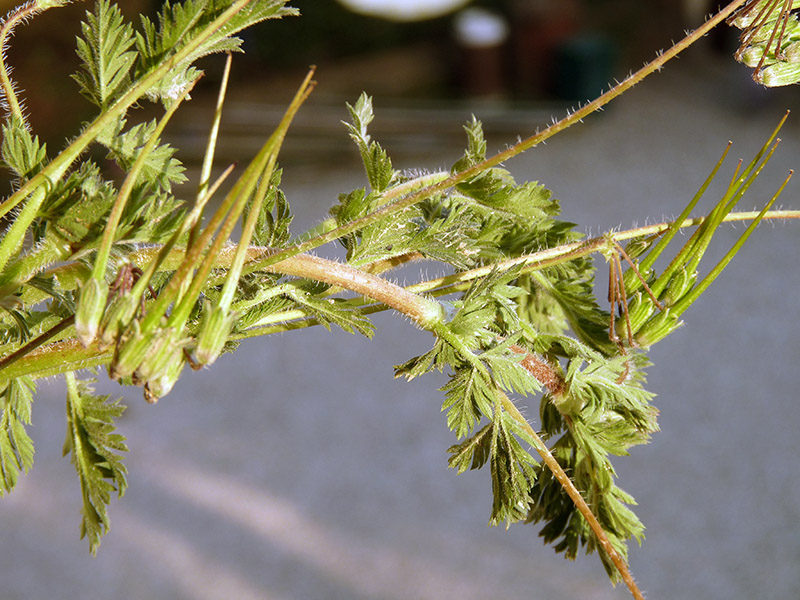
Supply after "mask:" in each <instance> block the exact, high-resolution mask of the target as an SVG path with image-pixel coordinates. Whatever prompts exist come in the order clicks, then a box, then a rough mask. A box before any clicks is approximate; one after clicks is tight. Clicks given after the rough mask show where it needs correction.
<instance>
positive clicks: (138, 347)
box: [108, 321, 153, 379]
mask: <svg viewBox="0 0 800 600" xmlns="http://www.w3.org/2000/svg"><path fill="white" fill-rule="evenodd" d="M152 347H153V333H152V332H150V331H148V332H142V330H141V329H140V327H139V321H133V322H132V323H131V325H130V327H128V329H127V330H126V331H125V333H123V334H122V337H121V338H120V340H119V343H118V344H117V351H116V352H115V353H114V358H113V359H112V360H111V362H110V363H109V365H108V376H109V377H111V379H120V378H121V377H126V376H128V375H133V373H134V372H135V371H136V369H138V368H139V365H141V364H142V361H143V360H144V359H145V357H146V356H147V354H148V353H149V352H150V350H151V349H152Z"/></svg>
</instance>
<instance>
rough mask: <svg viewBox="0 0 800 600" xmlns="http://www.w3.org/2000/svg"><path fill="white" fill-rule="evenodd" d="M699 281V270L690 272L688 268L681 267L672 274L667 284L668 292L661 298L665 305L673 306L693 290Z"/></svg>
mask: <svg viewBox="0 0 800 600" xmlns="http://www.w3.org/2000/svg"><path fill="white" fill-rule="evenodd" d="M696 282H697V271H693V272H691V273H689V272H688V271H687V270H686V269H680V270H679V271H678V272H677V273H675V275H673V276H672V279H670V281H669V283H668V284H667V289H666V292H665V293H664V296H663V297H662V298H661V301H662V302H663V303H664V306H672V305H673V304H675V303H676V302H677V301H678V300H680V299H681V298H683V297H684V296H685V295H686V294H688V293H689V292H691V291H692V288H693V287H694V284H695V283H696Z"/></svg>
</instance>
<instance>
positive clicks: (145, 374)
mask: <svg viewBox="0 0 800 600" xmlns="http://www.w3.org/2000/svg"><path fill="white" fill-rule="evenodd" d="M188 342H189V340H188V338H186V337H185V336H182V335H180V334H179V333H178V332H177V331H176V330H175V329H174V328H172V327H164V328H158V329H156V331H155V333H154V335H153V336H152V337H151V344H150V351H149V352H148V353H147V354H146V355H145V357H144V359H143V360H142V362H141V363H140V364H139V367H138V368H137V369H136V377H137V378H138V379H139V380H141V381H153V380H157V379H159V378H161V377H162V376H163V375H164V374H165V373H166V372H167V371H168V370H169V369H170V368H172V363H173V362H174V361H175V360H176V359H175V357H176V356H181V357H182V356H183V349H184V348H185V347H186V345H187V344H188Z"/></svg>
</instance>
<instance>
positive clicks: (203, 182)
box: [189, 52, 233, 246]
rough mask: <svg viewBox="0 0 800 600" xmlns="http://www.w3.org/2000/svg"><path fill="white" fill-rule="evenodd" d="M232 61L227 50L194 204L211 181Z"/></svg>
mask: <svg viewBox="0 0 800 600" xmlns="http://www.w3.org/2000/svg"><path fill="white" fill-rule="evenodd" d="M232 62H233V55H232V54H231V53H230V52H229V53H228V54H227V57H226V58H225V68H224V70H223V71H222V81H221V82H220V84H219V93H218V94H217V106H216V108H215V109H214V118H213V120H212V122H211V130H210V131H209V134H208V143H207V144H206V152H205V154H204V155H203V165H202V167H201V168H200V184H199V186H198V188H197V198H196V199H195V204H197V203H199V202H200V200H201V199H202V198H203V197H204V196H206V192H207V191H208V184H209V182H210V181H211V168H212V167H213V165H214V154H215V150H216V148H217V138H218V136H219V126H220V123H221V122H222V106H223V105H224V104H225V94H226V92H227V90H228V78H229V77H230V74H231V63H232ZM201 221H202V219H198V220H197V222H196V223H195V225H194V227H192V232H191V234H190V235H189V245H190V246H191V245H192V243H193V242H194V240H195V239H196V238H197V235H198V233H199V232H200V223H201Z"/></svg>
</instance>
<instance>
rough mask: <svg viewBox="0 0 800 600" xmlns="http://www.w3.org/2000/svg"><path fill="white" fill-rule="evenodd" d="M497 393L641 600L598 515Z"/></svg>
mask: <svg viewBox="0 0 800 600" xmlns="http://www.w3.org/2000/svg"><path fill="white" fill-rule="evenodd" d="M497 393H498V394H499V395H500V398H501V402H502V405H503V409H504V410H505V411H506V412H507V413H508V414H509V415H511V416H512V417H513V418H514V420H515V421H516V422H517V423H519V425H520V427H522V429H523V430H524V431H525V433H526V434H527V435H528V436H529V437H530V438H531V441H532V442H533V443H534V444H533V446H534V449H535V450H536V452H538V453H539V456H541V457H542V460H543V461H544V464H545V465H547V468H548V469H550V471H551V472H552V473H553V476H554V477H555V478H556V479H557V480H558V483H560V484H561V487H563V488H564V491H565V492H566V493H567V495H568V496H569V497H570V499H571V500H572V502H573V503H574V504H575V507H576V508H577V509H578V511H579V512H580V513H581V515H582V516H583V518H584V519H586V522H587V523H588V524H589V527H590V528H591V529H592V532H593V533H594V535H595V537H597V541H598V543H599V544H600V546H601V547H602V548H603V550H604V551H605V553H606V554H607V555H608V557H609V558H610V559H611V562H613V563H614V566H615V567H616V568H617V571H619V574H620V576H621V577H622V580H623V581H624V582H625V585H627V586H628V589H629V590H630V592H631V594H632V595H633V597H634V598H636V599H637V600H644V595H643V594H642V592H641V590H639V586H637V585H636V581H634V579H633V575H632V574H631V572H630V569H629V568H628V564H627V563H626V562H625V559H623V558H622V556H620V554H619V552H617V551H616V550H615V549H614V546H612V545H611V542H610V541H609V539H608V536H606V532H605V530H604V529H603V526H602V525H601V524H600V522H599V521H598V520H597V517H595V515H594V513H593V512H592V509H591V508H589V505H588V504H586V500H584V499H583V496H581V493H580V492H579V491H578V489H577V488H576V487H575V484H573V483H572V480H571V479H570V478H569V476H568V475H567V474H566V473H565V472H564V469H562V468H561V465H560V464H558V461H557V460H556V458H555V456H553V454H552V453H551V452H550V450H549V448H548V447H547V445H546V444H545V443H544V441H543V440H542V438H540V437H539V436H538V435H537V433H536V431H534V429H533V427H531V424H530V423H528V420H527V419H526V418H525V417H524V416H523V415H522V413H520V412H519V409H518V408H517V406H516V405H515V404H514V403H513V402H512V401H511V399H510V398H509V397H508V396H507V395H506V394H505V393H504V392H503V391H502V390H500V389H497Z"/></svg>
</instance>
